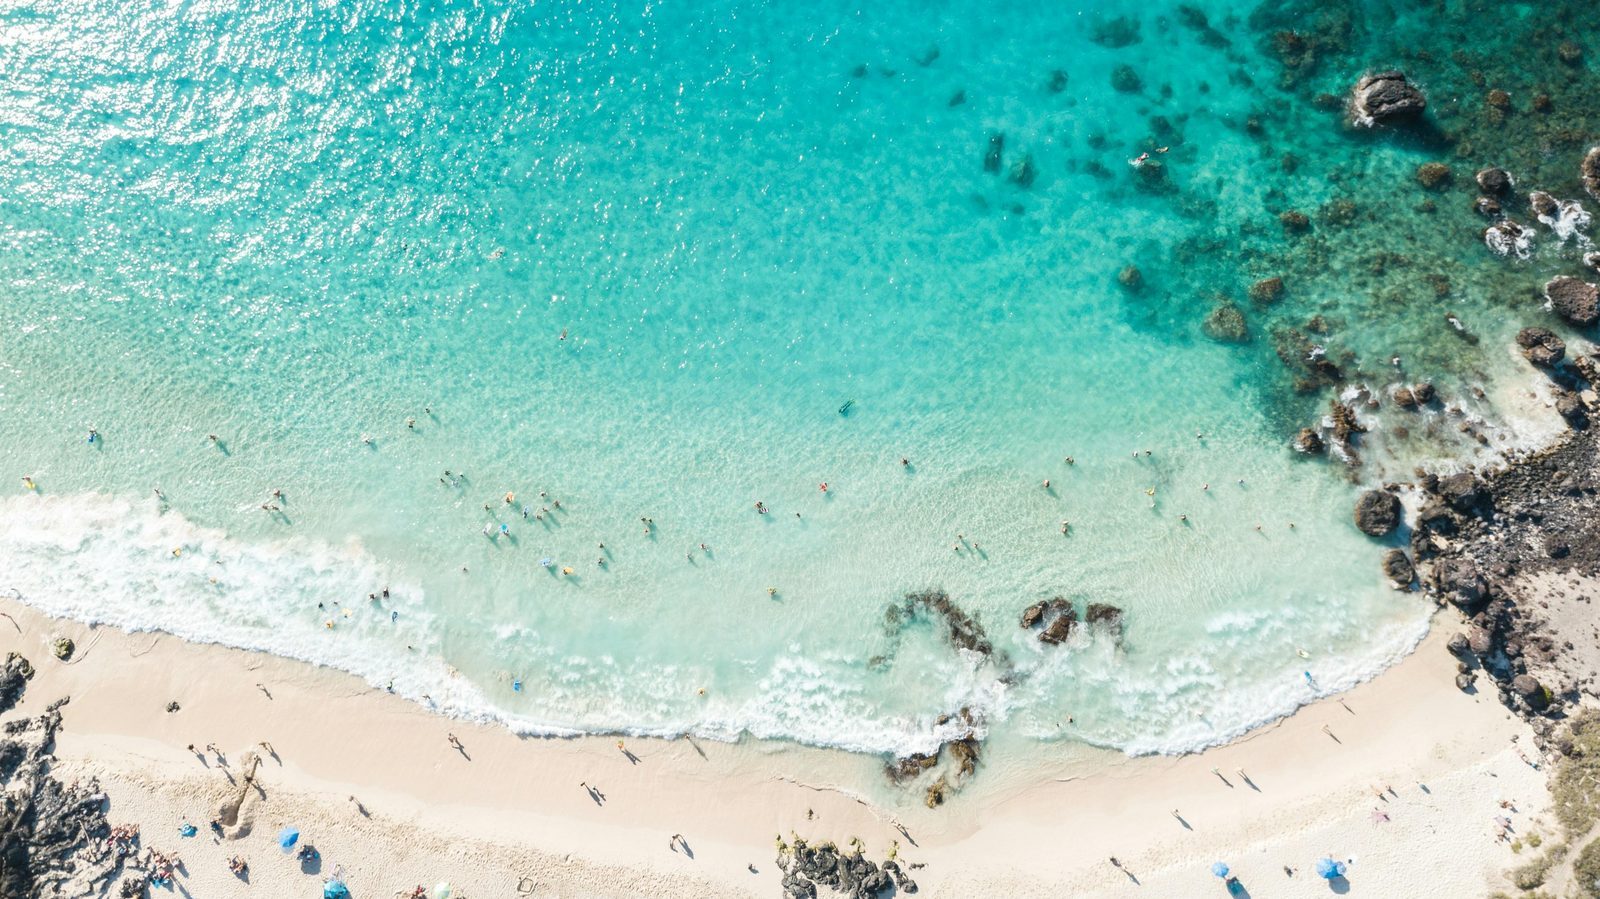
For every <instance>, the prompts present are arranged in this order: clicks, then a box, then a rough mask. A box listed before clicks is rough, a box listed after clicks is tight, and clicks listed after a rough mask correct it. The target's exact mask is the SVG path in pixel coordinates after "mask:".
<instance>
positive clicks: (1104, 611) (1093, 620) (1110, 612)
mask: <svg viewBox="0 0 1600 899" xmlns="http://www.w3.org/2000/svg"><path fill="white" fill-rule="evenodd" d="M1083 620H1084V621H1085V622H1086V623H1088V624H1090V625H1093V626H1097V627H1102V628H1105V629H1106V630H1109V631H1111V632H1112V633H1113V634H1116V635H1117V636H1121V635H1122V610H1121V609H1119V608H1117V607H1116V606H1114V605H1111V604H1110V603H1104V602H1092V603H1089V607H1088V608H1086V609H1084V611H1083Z"/></svg>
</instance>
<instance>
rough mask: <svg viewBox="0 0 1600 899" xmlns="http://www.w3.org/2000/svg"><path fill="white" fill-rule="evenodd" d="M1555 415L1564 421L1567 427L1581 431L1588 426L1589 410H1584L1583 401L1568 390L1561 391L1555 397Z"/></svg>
mask: <svg viewBox="0 0 1600 899" xmlns="http://www.w3.org/2000/svg"><path fill="white" fill-rule="evenodd" d="M1556 413H1557V414H1558V415H1560V416H1561V417H1562V418H1563V419H1565V420H1566V422H1567V424H1568V426H1570V427H1572V428H1574V429H1576V430H1580V431H1581V430H1583V429H1584V428H1587V427H1588V426H1589V410H1588V409H1586V408H1584V405H1583V401H1582V400H1580V399H1578V395H1577V394H1576V393H1573V392H1572V391H1570V390H1563V391H1561V392H1560V393H1559V394H1557V396H1556Z"/></svg>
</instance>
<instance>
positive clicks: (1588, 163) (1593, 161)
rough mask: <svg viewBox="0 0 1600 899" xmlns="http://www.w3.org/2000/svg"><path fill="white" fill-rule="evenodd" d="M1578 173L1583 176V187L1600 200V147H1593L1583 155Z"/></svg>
mask: <svg viewBox="0 0 1600 899" xmlns="http://www.w3.org/2000/svg"><path fill="white" fill-rule="evenodd" d="M1578 174H1579V175H1580V176H1581V177H1582V178H1583V189H1584V190H1586V191H1588V192H1589V196H1591V197H1594V198H1595V199H1596V200H1600V147H1593V148H1591V149H1590V150H1589V152H1588V153H1587V154H1586V155H1585V156H1584V157H1583V163H1582V164H1581V165H1579V166H1578Z"/></svg>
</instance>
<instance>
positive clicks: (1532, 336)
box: [1517, 328, 1567, 368]
mask: <svg viewBox="0 0 1600 899" xmlns="http://www.w3.org/2000/svg"><path fill="white" fill-rule="evenodd" d="M1517 346H1519V347H1521V348H1522V355H1523V357H1524V358H1526V359H1527V360H1528V361H1529V362H1532V363H1533V364H1534V365H1539V366H1544V367H1546V368H1549V367H1552V366H1555V365H1556V364H1557V363H1559V362H1560V361H1561V359H1562V357H1563V356H1565V355H1566V354H1567V343H1566V341H1564V340H1562V339H1561V338H1559V337H1557V336H1556V335H1555V334H1554V333H1553V332H1551V331H1550V330H1549V329H1547V328H1523V329H1522V330H1521V331H1518V332H1517Z"/></svg>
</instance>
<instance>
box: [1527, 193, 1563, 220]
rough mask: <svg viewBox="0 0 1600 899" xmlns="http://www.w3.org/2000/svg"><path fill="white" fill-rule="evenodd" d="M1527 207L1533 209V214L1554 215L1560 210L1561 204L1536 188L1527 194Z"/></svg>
mask: <svg viewBox="0 0 1600 899" xmlns="http://www.w3.org/2000/svg"><path fill="white" fill-rule="evenodd" d="M1528 208H1529V209H1531V210H1533V214H1534V215H1555V214H1556V213H1557V212H1560V211H1561V204H1559V203H1557V202H1556V198H1555V197H1552V196H1550V195H1549V194H1547V193H1545V192H1544V191H1542V190H1536V191H1534V192H1533V193H1531V194H1528Z"/></svg>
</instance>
